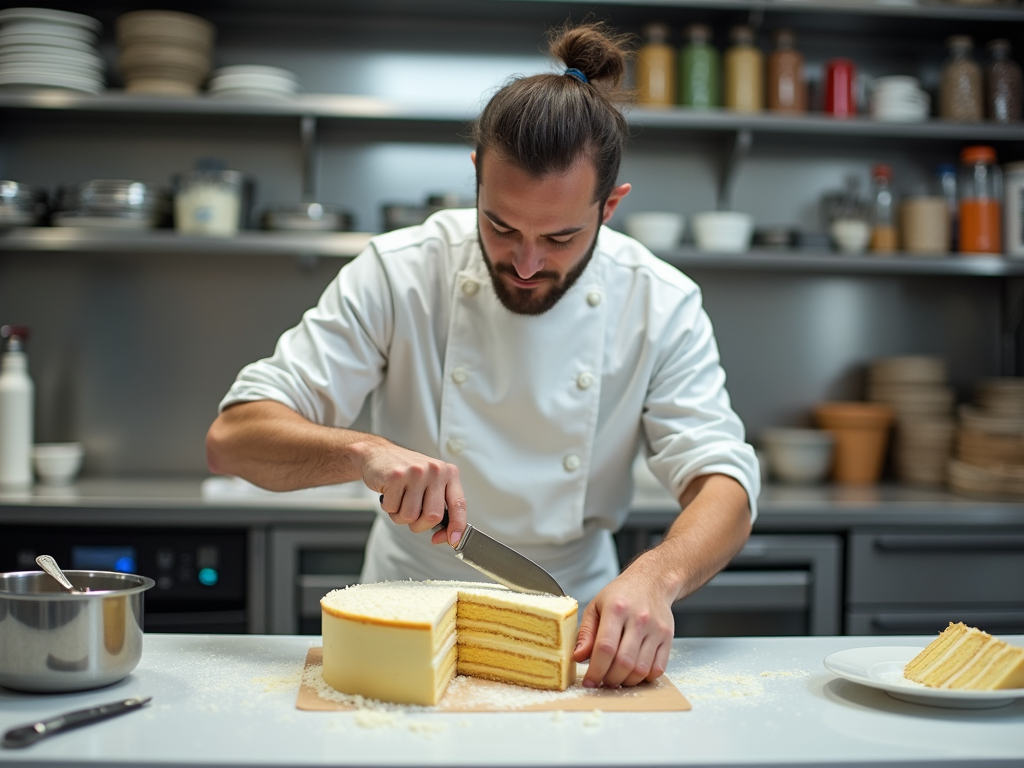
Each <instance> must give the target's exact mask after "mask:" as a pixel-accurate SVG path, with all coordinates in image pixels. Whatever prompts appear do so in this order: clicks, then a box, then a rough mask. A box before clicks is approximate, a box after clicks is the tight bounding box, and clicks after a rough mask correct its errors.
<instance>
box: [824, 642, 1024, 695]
mask: <svg viewBox="0 0 1024 768" xmlns="http://www.w3.org/2000/svg"><path fill="white" fill-rule="evenodd" d="M923 649H924V646H921V647H920V648H916V647H913V646H906V645H882V646H878V647H875V648H850V649H849V650H845V651H838V652H837V653H833V654H831V655H830V656H826V657H825V662H824V664H825V668H826V669H827V670H828V671H829V672H833V673H835V674H837V675H839V676H840V677H842V678H844V679H845V680H850V681H852V682H854V683H860V684H861V685H867V686H869V687H871V688H878V689H879V690H882V691H885V692H886V693H887V694H889V695H890V696H892V697H893V698H894V699H899V700H900V701H908V702H910V703H911V704H923V705H925V706H928V707H945V708H947V709H992V708H994V707H1004V706H1006V705H1007V704H1012V703H1013V702H1014V701H1016V700H1017V699H1024V688H1006V689H1004V690H1001V691H954V690H949V689H947V688H929V687H927V686H925V685H921V684H920V683H915V682H913V681H912V680H907V679H906V678H905V677H903V668H904V667H906V666H907V662H908V661H910V660H911V659H912V658H914V657H915V656H917V654H919V653H920V652H921V651H922V650H923Z"/></svg>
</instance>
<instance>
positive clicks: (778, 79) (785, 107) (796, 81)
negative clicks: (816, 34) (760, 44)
mask: <svg viewBox="0 0 1024 768" xmlns="http://www.w3.org/2000/svg"><path fill="white" fill-rule="evenodd" d="M795 44H796V37H795V36H794V35H793V33H792V32H790V31H789V30H788V29H780V30H779V31H778V32H776V33H775V50H774V51H772V55H771V56H769V57H768V109H770V110H772V111H773V112H791V113H793V112H805V111H806V110H807V84H806V83H805V82H804V57H803V56H802V55H801V54H800V52H799V51H797V50H796V49H795V48H794V45H795Z"/></svg>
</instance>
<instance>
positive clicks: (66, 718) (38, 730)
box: [0, 696, 153, 749]
mask: <svg viewBox="0 0 1024 768" xmlns="http://www.w3.org/2000/svg"><path fill="white" fill-rule="evenodd" d="M152 698H153V697H152V696H147V697H146V698H142V697H139V696H136V697H135V698H132V699H125V700H123V701H115V702H113V703H112V704H101V705H99V706H96V707H89V708H88V709H76V710H75V711H74V712H65V713H64V714H63V715H57V716H56V717H51V718H49V719H47V720H40V721H39V722H37V723H29V724H28V725H19V726H17V727H16V728H11V729H10V730H9V731H7V732H6V733H5V734H4V738H3V741H2V742H0V744H2V745H3V746H4V747H6V748H7V749H19V748H21V747H27V746H29V745H30V744H35V743H36V742H37V741H41V740H43V739H45V738H47V737H48V736H53V735H55V734H58V733H63V732H64V731H70V730H71V729H72V728H80V727H81V726H83V725H88V724H89V723H95V722H98V721H100V720H106V719H108V718H111V717H117V716H118V715H122V714H124V713H125V712H131V711H132V710H133V709H138V708H140V707H143V706H145V705H146V704H147V703H148V702H149V701H151V700H152Z"/></svg>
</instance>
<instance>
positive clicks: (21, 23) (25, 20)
mask: <svg viewBox="0 0 1024 768" xmlns="http://www.w3.org/2000/svg"><path fill="white" fill-rule="evenodd" d="M101 28H102V27H101V25H100V23H99V22H98V21H96V19H94V18H92V17H90V16H83V15H82V14H80V13H68V12H66V11H51V10H49V9H47V8H7V9H6V10H3V11H0V86H11V87H21V88H24V87H30V88H31V87H36V88H40V87H41V88H66V89H68V90H72V91H82V92H84V93H92V94H98V93H101V92H102V91H103V88H104V84H103V70H104V63H103V59H101V58H100V57H99V55H98V54H97V53H96V35H97V33H98V32H99V31H100V29H101Z"/></svg>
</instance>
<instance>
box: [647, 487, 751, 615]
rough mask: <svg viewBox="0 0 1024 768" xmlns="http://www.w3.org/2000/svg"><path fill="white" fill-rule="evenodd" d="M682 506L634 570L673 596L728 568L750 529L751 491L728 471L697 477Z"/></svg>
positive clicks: (689, 591)
mask: <svg viewBox="0 0 1024 768" xmlns="http://www.w3.org/2000/svg"><path fill="white" fill-rule="evenodd" d="M679 502H680V505H681V506H682V507H683V511H682V512H681V513H680V515H679V517H677V518H676V520H675V522H674V523H673V524H672V527H671V528H669V530H668V532H667V533H666V534H665V538H664V540H663V541H662V542H661V543H660V544H659V545H658V546H656V547H654V548H653V549H651V550H648V551H647V552H645V553H643V554H642V555H640V557H638V558H637V559H636V560H634V561H633V563H631V564H630V566H629V570H630V571H633V570H634V569H635V570H639V571H640V572H641V573H643V574H646V575H647V577H648V579H649V580H650V583H651V584H652V585H653V586H655V587H656V588H657V589H658V590H659V591H661V593H662V594H663V595H664V596H665V597H666V599H668V600H670V601H671V602H675V601H676V600H681V599H682V598H684V597H686V596H688V595H690V594H692V593H693V592H695V591H696V590H697V589H699V588H700V587H701V586H703V585H704V584H705V583H707V582H708V581H709V580H710V579H711V577H712V576H714V575H715V574H716V573H718V572H719V571H720V570H722V568H724V567H725V566H726V565H727V564H728V563H729V561H730V560H732V558H733V557H734V556H735V555H736V553H737V552H739V551H740V550H741V549H742V548H743V545H744V543H745V542H746V541H747V538H748V537H749V535H750V507H749V501H748V499H747V493H746V491H745V490H744V489H743V486H741V485H740V484H739V483H738V482H737V481H736V480H734V479H732V478H731V477H728V476H727V475H705V476H702V477H699V478H697V479H696V480H694V481H693V482H692V483H690V485H689V487H687V489H686V490H685V491H684V492H683V494H682V496H681V497H680V500H679Z"/></svg>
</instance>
